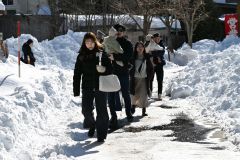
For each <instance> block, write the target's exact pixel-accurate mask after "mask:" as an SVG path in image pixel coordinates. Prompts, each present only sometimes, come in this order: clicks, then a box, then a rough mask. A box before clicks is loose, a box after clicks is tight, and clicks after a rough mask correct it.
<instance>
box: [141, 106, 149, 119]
mask: <svg viewBox="0 0 240 160" xmlns="http://www.w3.org/2000/svg"><path fill="white" fill-rule="evenodd" d="M142 116H143V117H144V116H148V114H147V113H146V108H143V109H142Z"/></svg>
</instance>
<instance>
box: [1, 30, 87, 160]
mask: <svg viewBox="0 0 240 160" xmlns="http://www.w3.org/2000/svg"><path fill="white" fill-rule="evenodd" d="M83 34H84V33H73V32H71V31H69V32H68V33H67V34H66V35H63V36H59V37H56V38H55V39H53V40H51V41H47V40H46V41H43V42H41V43H39V42H38V41H37V40H36V38H34V37H32V36H31V35H22V36H21V43H22V44H23V43H24V42H25V41H26V40H27V39H28V38H32V39H33V40H34V47H33V52H34V55H35V57H36V59H37V62H36V64H37V65H36V67H33V66H31V65H25V64H21V78H18V72H17V71H18V68H17V57H16V55H17V39H14V38H10V39H8V40H7V43H8V46H9V53H10V56H9V59H8V60H7V62H6V63H0V159H25V160H28V159H32V158H34V157H36V156H38V155H37V154H39V153H36V152H32V151H37V150H39V149H40V148H41V149H43V148H44V147H46V145H49V144H52V143H54V144H56V142H58V141H61V140H59V138H60V137H54V136H51V135H49V134H52V130H54V126H55V124H57V123H59V122H58V121H60V119H63V118H67V117H61V113H66V112H76V111H74V109H75V108H76V101H74V100H73V99H72V74H73V68H74V64H75V60H76V57H77V54H78V53H77V51H78V50H79V48H80V44H81V41H82V38H83ZM77 106H79V104H77ZM73 107H75V108H73ZM79 115H80V114H79ZM56 131H57V129H56ZM56 131H55V132H56Z"/></svg>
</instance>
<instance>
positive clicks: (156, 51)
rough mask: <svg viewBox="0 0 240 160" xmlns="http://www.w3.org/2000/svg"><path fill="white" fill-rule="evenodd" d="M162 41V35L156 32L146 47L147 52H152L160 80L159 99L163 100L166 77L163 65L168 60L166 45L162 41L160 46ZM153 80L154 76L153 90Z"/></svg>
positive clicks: (158, 79)
mask: <svg viewBox="0 0 240 160" xmlns="http://www.w3.org/2000/svg"><path fill="white" fill-rule="evenodd" d="M160 42H161V37H160V35H159V34H158V33H155V34H154V35H153V36H152V39H151V40H150V43H149V44H148V46H147V47H146V52H149V53H151V54H152V60H153V66H154V72H156V75H157V82H158V99H159V100H162V89H163V77H164V70H163V66H164V65H165V64H166V61H165V59H164V53H165V50H164V46H163V44H162V43H161V45H162V46H160ZM153 80H154V76H153V77H152V80H151V83H150V89H151V91H152V90H153Z"/></svg>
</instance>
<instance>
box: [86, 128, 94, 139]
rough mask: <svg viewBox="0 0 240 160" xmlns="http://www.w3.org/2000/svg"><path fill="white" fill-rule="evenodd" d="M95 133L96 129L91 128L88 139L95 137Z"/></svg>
mask: <svg viewBox="0 0 240 160" xmlns="http://www.w3.org/2000/svg"><path fill="white" fill-rule="evenodd" d="M94 133H95V127H91V128H89V130H88V137H90V138H92V137H93V136H94Z"/></svg>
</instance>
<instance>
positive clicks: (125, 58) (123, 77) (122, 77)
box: [109, 24, 133, 129]
mask: <svg viewBox="0 0 240 160" xmlns="http://www.w3.org/2000/svg"><path fill="white" fill-rule="evenodd" d="M113 27H114V28H115V29H116V30H117V41H118V43H119V44H120V46H121V47H122V49H123V51H124V52H123V54H110V59H111V60H112V62H113V69H114V74H116V75H117V76H118V78H119V81H120V84H121V92H122V97H123V99H124V104H125V112H126V115H127V120H128V121H129V122H132V120H133V116H132V113H131V99H130V91H129V67H130V66H129V64H130V63H129V60H130V58H131V57H132V55H133V46H132V43H131V42H130V41H129V40H127V39H126V38H125V36H124V32H125V31H126V28H125V27H124V26H122V25H120V24H116V25H114V26H113ZM116 61H117V62H121V63H116ZM115 98H116V93H110V94H109V108H110V112H111V120H110V128H112V129H113V128H116V127H117V114H116V110H115V108H116V106H115V105H116V99H115Z"/></svg>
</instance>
